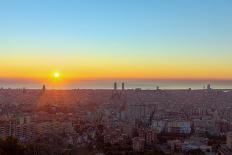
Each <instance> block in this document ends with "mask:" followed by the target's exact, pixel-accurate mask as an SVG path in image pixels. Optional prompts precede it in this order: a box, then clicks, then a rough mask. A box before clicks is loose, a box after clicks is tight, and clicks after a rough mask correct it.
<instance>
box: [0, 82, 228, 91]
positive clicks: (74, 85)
mask: <svg viewBox="0 0 232 155" xmlns="http://www.w3.org/2000/svg"><path fill="white" fill-rule="evenodd" d="M114 82H117V83H118V87H119V88H120V85H121V83H122V82H124V83H125V88H126V89H135V88H141V89H150V90H153V89H156V87H157V86H159V88H160V89H188V88H191V89H204V88H206V86H207V84H210V85H211V87H212V88H213V89H232V80H150V79H149V80H122V79H120V80H117V79H114V80H80V81H73V82H70V83H66V84H63V85H55V86H54V85H53V86H52V85H50V84H48V83H46V82H41V81H33V80H13V79H11V80H7V79H0V88H1V87H2V88H12V89H14V88H28V89H40V88H41V87H42V85H43V84H45V85H46V87H47V88H48V89H78V88H79V89H112V88H113V83H114Z"/></svg>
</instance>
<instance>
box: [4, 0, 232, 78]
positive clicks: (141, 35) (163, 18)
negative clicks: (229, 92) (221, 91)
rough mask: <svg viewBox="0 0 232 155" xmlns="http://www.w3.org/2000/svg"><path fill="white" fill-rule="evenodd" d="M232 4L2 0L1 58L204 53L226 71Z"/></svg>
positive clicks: (218, 0)
mask: <svg viewBox="0 0 232 155" xmlns="http://www.w3.org/2000/svg"><path fill="white" fill-rule="evenodd" d="M231 6H232V1H231V0H20V1H19V0H7V1H3V0H1V1H0V19H1V20H0V49H1V51H0V56H2V57H3V58H7V56H9V54H12V55H14V54H19V55H27V56H33V55H34V54H36V55H46V54H48V53H58V54H59V55H60V56H65V55H67V54H70V55H71V56H76V55H78V54H79V55H83V54H84V55H86V54H87V55H88V54H89V55H94V56H96V55H100V56H104V55H107V56H108V57H111V58H112V59H113V57H115V56H117V58H119V56H120V55H122V54H124V55H125V56H126V57H128V60H129V59H130V58H131V56H132V55H133V57H138V58H139V57H141V59H144V60H142V61H146V59H147V58H150V57H151V56H152V57H156V56H158V57H160V58H165V57H167V58H169V57H175V58H176V59H179V58H182V59H183V60H185V59H189V61H191V62H192V63H191V64H194V62H196V61H198V60H199V59H198V58H199V57H202V59H207V58H210V59H211V61H210V62H209V63H210V64H212V65H215V66H216V65H218V61H220V62H223V64H224V65H222V66H221V67H222V69H224V70H226V69H227V68H228V66H227V65H228V64H231V63H230V62H229V58H230V57H231V58H232V52H231V49H232V48H231V41H232V29H231V27H232V20H231V18H232V9H231ZM32 49H33V50H32ZM74 49H85V51H86V53H82V52H80V51H81V50H80V51H78V50H74ZM143 57H144V58H143ZM176 59H171V60H173V61H174V60H176ZM148 61H152V60H150V59H148ZM131 63H133V61H132V62H131ZM141 65H143V64H141ZM202 65H203V66H204V65H205V64H204V63H203V64H202ZM151 67H152V65H151ZM205 67H207V66H205ZM215 72H216V71H215ZM231 74H232V73H231Z"/></svg>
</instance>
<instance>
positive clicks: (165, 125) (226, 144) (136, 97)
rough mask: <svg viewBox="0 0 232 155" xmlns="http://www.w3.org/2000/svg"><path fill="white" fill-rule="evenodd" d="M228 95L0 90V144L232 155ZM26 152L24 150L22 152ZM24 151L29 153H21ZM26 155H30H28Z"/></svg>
mask: <svg viewBox="0 0 232 155" xmlns="http://www.w3.org/2000/svg"><path fill="white" fill-rule="evenodd" d="M231 101H232V90H228V89H225V90H223V89H212V88H211V86H210V84H208V85H207V88H205V89H197V90H192V89H191V88H189V89H182V90H162V89H160V88H159V87H158V86H157V88H156V89H155V90H142V89H141V88H136V89H127V88H126V83H120V87H119V83H116V82H115V83H113V84H112V89H73V90H55V89H54V90H47V89H46V86H45V85H43V86H42V87H41V89H25V88H24V89H10V88H7V89H5V88H2V89H1V90H0V105H1V112H0V114H1V115H0V118H1V123H0V127H1V128H0V137H1V138H3V139H4V138H6V137H15V138H17V139H18V141H19V142H20V143H22V144H24V145H26V144H33V145H30V147H31V148H30V150H27V151H28V154H78V153H79V154H80V153H82V154H97V155H100V154H101V155H102V154H157V155H159V154H161V155H163V154H164V155H165V154H176V155H182V154H202V155H204V154H205V155H216V154H219V155H229V154H232V151H231V149H232V132H230V131H231V130H232V105H231ZM28 147H29V146H28ZM27 149H28V148H27ZM30 151H32V152H30Z"/></svg>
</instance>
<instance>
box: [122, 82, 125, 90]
mask: <svg viewBox="0 0 232 155" xmlns="http://www.w3.org/2000/svg"><path fill="white" fill-rule="evenodd" d="M122 90H125V83H124V82H123V83H122Z"/></svg>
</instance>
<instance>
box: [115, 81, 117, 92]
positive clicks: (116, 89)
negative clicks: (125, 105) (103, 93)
mask: <svg viewBox="0 0 232 155" xmlns="http://www.w3.org/2000/svg"><path fill="white" fill-rule="evenodd" d="M114 90H117V82H114Z"/></svg>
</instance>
